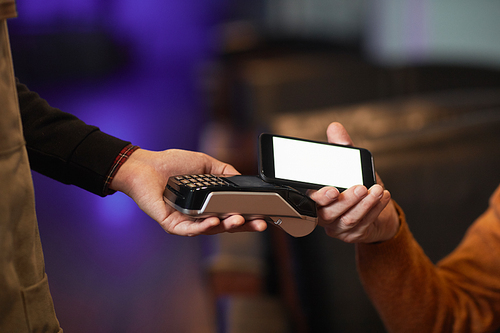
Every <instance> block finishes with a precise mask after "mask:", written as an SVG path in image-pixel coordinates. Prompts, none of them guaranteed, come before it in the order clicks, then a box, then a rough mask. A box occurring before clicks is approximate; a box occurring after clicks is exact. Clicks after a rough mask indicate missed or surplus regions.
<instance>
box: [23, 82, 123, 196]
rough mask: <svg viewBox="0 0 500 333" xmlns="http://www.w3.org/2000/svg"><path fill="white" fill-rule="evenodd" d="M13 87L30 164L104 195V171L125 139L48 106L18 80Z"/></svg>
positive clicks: (65, 180) (105, 174) (116, 154)
mask: <svg viewBox="0 0 500 333" xmlns="http://www.w3.org/2000/svg"><path fill="white" fill-rule="evenodd" d="M17 91H18V95H19V106H20V109H21V117H22V121H23V132H24V137H25V140H26V147H27V150H28V156H29V159H30V164H31V168H32V169H33V170H35V171H37V172H40V173H41V174H44V175H46V176H48V177H51V178H53V179H55V180H58V181H60V182H62V183H65V184H73V185H76V186H79V187H81V188H84V189H86V190H88V191H90V192H92V193H95V194H98V195H105V193H104V192H103V190H104V188H105V183H106V178H107V175H108V174H109V171H110V169H111V167H112V165H113V163H114V161H115V158H116V156H118V155H119V153H120V152H121V151H122V149H123V148H124V147H126V146H127V145H128V144H129V143H128V142H126V141H123V140H120V139H117V138H115V137H113V136H110V135H107V134H105V133H103V132H101V131H100V130H99V128H97V127H95V126H90V125H87V124H85V123H84V122H83V121H81V120H79V119H78V118H77V117H75V116H73V115H71V114H68V113H64V112H62V111H60V110H58V109H56V108H53V107H51V106H50V105H49V104H48V103H47V102H46V101H45V100H43V99H42V98H40V96H38V94H36V93H34V92H31V91H29V90H28V88H27V87H26V86H24V85H22V84H20V83H19V82H18V83H17Z"/></svg>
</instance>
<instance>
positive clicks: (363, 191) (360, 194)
mask: <svg viewBox="0 0 500 333" xmlns="http://www.w3.org/2000/svg"><path fill="white" fill-rule="evenodd" d="M367 192H368V190H367V189H366V187H364V186H356V188H355V189H354V194H356V196H357V197H358V198H361V197H364V196H365V195H366V193H367Z"/></svg>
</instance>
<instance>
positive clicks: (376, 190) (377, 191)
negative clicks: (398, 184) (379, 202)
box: [370, 185, 384, 199]
mask: <svg viewBox="0 0 500 333" xmlns="http://www.w3.org/2000/svg"><path fill="white" fill-rule="evenodd" d="M370 194H371V195H373V196H374V197H376V198H378V199H380V198H381V197H382V195H383V194H384V189H383V188H382V186H378V185H373V186H372V188H371V189H370Z"/></svg>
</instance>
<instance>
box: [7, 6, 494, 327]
mask: <svg viewBox="0 0 500 333" xmlns="http://www.w3.org/2000/svg"><path fill="white" fill-rule="evenodd" d="M18 12H19V18H16V19H13V20H11V21H10V22H9V29H10V33H11V43H12V50H13V56H14V64H15V70H16V74H17V76H18V77H19V78H20V79H21V81H22V82H24V83H26V84H27V85H28V87H30V88H31V89H32V90H34V91H37V92H38V93H40V94H41V96H42V97H44V98H45V99H47V100H48V102H49V103H50V104H51V105H52V106H54V107H57V108H60V109H62V110H63V111H66V112H70V113H73V114H75V115H77V116H79V117H80V118H81V119H83V120H84V121H86V122H88V123H90V124H94V125H97V126H99V127H100V128H101V129H102V130H104V131H105V132H107V133H110V134H112V135H115V136H118V137H120V138H123V139H126V140H130V141H132V142H133V143H134V144H137V145H140V146H141V147H143V148H146V149H153V150H162V149H168V148H181V149H190V150H202V151H205V152H207V153H210V154H212V155H214V156H215V157H217V158H220V159H222V160H224V161H227V162H230V163H232V164H234V165H235V166H236V167H237V168H238V169H239V170H240V171H241V172H242V173H247V174H255V173H256V172H257V160H256V143H257V136H258V134H259V133H260V132H261V131H272V132H276V133H280V134H287V135H295V136H299V137H304V138H310V139H319V140H324V139H325V130H326V126H327V125H328V124H329V123H330V122H331V121H341V122H342V123H344V125H345V126H346V127H347V129H348V130H349V132H350V133H351V134H352V137H353V139H354V141H355V143H356V144H357V145H358V146H364V147H367V148H369V149H370V150H372V152H373V153H374V156H375V166H376V169H377V171H378V173H379V174H380V175H381V176H382V178H383V179H384V181H385V184H386V186H387V187H388V188H389V189H390V190H391V192H392V194H393V197H394V198H395V199H396V200H397V201H398V202H399V204H400V205H401V206H402V207H403V208H404V209H405V210H406V212H407V215H408V220H409V224H410V228H411V229H412V231H413V232H414V234H415V237H416V238H417V240H418V241H419V242H420V243H421V244H422V246H423V248H424V250H425V251H426V253H428V255H429V256H430V257H431V259H432V260H433V261H437V260H439V259H440V258H442V257H443V256H444V255H446V254H447V253H448V252H449V251H451V250H452V249H453V248H454V247H455V246H456V245H457V244H458V242H459V241H460V238H461V237H462V235H463V233H464V231H465V230H466V228H467V226H468V225H470V223H471V222H472V221H473V219H474V218H475V217H476V216H478V215H479V214H480V213H481V212H482V211H483V210H484V209H485V208H486V207H487V200H488V197H489V195H490V194H491V193H492V192H493V190H494V189H495V187H496V186H497V185H498V184H499V183H500V173H499V172H498V166H499V165H500V154H499V148H500V72H499V68H500V40H499V39H500V36H499V35H498V31H499V28H500V26H499V25H500V23H499V21H498V17H499V15H500V4H498V3H496V2H492V1H485V0H481V1H475V2H468V1H455V2H453V3H451V2H449V1H444V0H441V1H432V2H431V1H418V0H405V1H393V0H377V1H364V0H356V1H344V0H255V1H241V0H235V1H229V0H216V1H210V2H207V1H201V0H184V1H156V0H144V1H140V2H137V1H130V0H123V1H115V0H100V1H96V0H87V1H80V0H79V1H76V0H71V1H70V0H65V1H61V0H51V1H45V2H43V3H39V2H36V1H33V0H19V3H18ZM33 177H34V181H35V192H36V199H37V210H38V218H39V224H40V232H41V236H42V243H43V246H44V250H45V257H46V266H47V273H48V276H49V280H50V284H51V290H52V293H53V297H54V302H55V307H56V311H57V313H58V317H59V319H60V322H61V325H62V327H63V328H64V329H65V331H67V332H207V333H208V332H233V333H239V332H307V331H309V332H383V331H384V329H383V327H382V325H381V323H380V321H379V319H378V317H377V315H376V313H375V311H374V309H373V308H372V306H371V304H370V302H369V301H368V299H367V298H366V296H365V295H364V292H363V289H362V287H361V285H360V282H359V280H358V278H357V274H356V268H355V260H354V247H353V246H352V245H349V244H343V243H341V242H339V241H336V240H333V239H328V238H327V237H326V236H325V235H324V232H323V230H321V229H320V228H317V230H315V231H314V232H313V233H312V234H311V235H309V236H306V237H304V238H300V239H293V238H291V237H288V236H286V235H284V234H283V233H281V232H280V231H278V230H277V229H271V230H268V231H267V232H265V233H263V234H261V235H258V236H253V235H252V236H249V235H222V236H217V237H204V236H203V237H196V238H183V237H178V236H172V235H167V234H165V233H164V232H163V231H162V229H161V228H160V227H159V226H158V225H156V223H155V222H154V221H152V220H150V219H149V218H148V217H147V216H145V215H144V214H143V213H142V212H141V211H140V210H139V209H138V208H137V207H136V206H135V204H134V203H133V202H132V201H131V200H130V199H129V198H127V197H126V196H124V195H122V194H119V193H118V194H115V195H112V196H109V197H107V198H104V199H103V198H99V197H96V196H94V195H92V194H89V193H86V192H84V191H83V190H80V189H78V188H75V187H73V186H66V185H62V184H58V183H56V182H54V181H52V180H50V179H47V178H45V177H43V176H40V175H38V174H36V173H35V174H34V175H33ZM242 240H244V241H242ZM285 282H286V283H285ZM263 312H266V313H265V315H262V313H263Z"/></svg>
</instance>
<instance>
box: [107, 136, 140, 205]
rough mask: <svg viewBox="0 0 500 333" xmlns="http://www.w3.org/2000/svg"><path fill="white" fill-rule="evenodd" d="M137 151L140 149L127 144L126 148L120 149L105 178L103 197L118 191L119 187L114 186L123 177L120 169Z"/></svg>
mask: <svg viewBox="0 0 500 333" xmlns="http://www.w3.org/2000/svg"><path fill="white" fill-rule="evenodd" d="M139 149H140V148H139V147H138V146H135V145H132V144H129V145H128V146H126V147H125V148H123V149H122V151H121V152H120V153H119V154H118V156H116V158H115V161H114V163H113V165H112V166H111V168H110V171H109V172H108V175H107V176H106V180H105V182H104V187H103V193H104V194H105V195H108V194H113V193H114V192H116V191H118V190H119V186H117V185H116V184H117V183H120V178H122V175H123V172H121V171H122V169H123V168H122V167H123V165H124V164H125V162H127V161H128V160H129V159H130V157H131V156H132V154H133V153H135V152H136V151H137V150H139ZM117 178H118V180H117Z"/></svg>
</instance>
